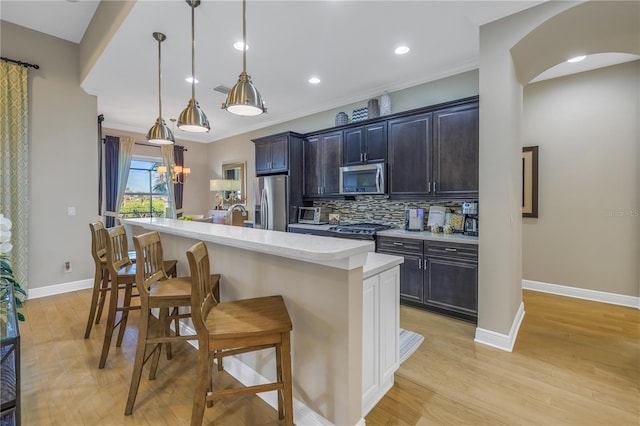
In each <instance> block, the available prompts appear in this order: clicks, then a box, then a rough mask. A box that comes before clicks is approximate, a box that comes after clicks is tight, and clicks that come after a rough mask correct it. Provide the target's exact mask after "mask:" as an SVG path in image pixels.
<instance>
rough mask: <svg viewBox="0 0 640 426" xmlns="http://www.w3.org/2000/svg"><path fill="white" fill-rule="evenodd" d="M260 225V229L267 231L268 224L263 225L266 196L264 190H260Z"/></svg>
mask: <svg viewBox="0 0 640 426" xmlns="http://www.w3.org/2000/svg"><path fill="white" fill-rule="evenodd" d="M260 204H261V206H260V224H261V225H262V229H269V228H268V224H266V223H265V220H266V218H267V214H266V213H267V212H266V210H267V194H266V193H265V190H264V188H262V193H261V194H260Z"/></svg>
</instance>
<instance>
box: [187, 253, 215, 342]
mask: <svg viewBox="0 0 640 426" xmlns="http://www.w3.org/2000/svg"><path fill="white" fill-rule="evenodd" d="M187 259H188V260H189V270H190V271H191V319H192V322H193V325H194V327H195V328H196V333H197V334H198V337H199V338H200V339H201V338H202V336H208V335H209V331H208V330H207V327H206V325H205V321H206V319H207V316H208V315H209V311H211V309H212V308H213V307H214V306H216V305H217V304H218V301H217V300H216V298H215V296H214V295H213V291H212V288H211V273H210V265H209V250H208V249H207V245H206V244H205V243H203V242H202V241H199V242H197V243H196V244H194V245H193V246H192V247H191V248H190V249H189V250H187Z"/></svg>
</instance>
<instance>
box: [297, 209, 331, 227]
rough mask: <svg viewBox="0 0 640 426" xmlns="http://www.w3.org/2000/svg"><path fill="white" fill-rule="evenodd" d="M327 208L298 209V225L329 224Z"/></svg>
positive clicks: (329, 211) (328, 210)
mask: <svg viewBox="0 0 640 426" xmlns="http://www.w3.org/2000/svg"><path fill="white" fill-rule="evenodd" d="M329 213H331V209H330V208H329V207H300V208H299V209H298V223H308V224H312V225H323V224H325V223H329Z"/></svg>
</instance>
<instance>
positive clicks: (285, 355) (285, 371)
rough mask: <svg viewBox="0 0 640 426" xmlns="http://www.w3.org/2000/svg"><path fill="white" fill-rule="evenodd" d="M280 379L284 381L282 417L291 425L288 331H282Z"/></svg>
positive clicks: (289, 343)
mask: <svg viewBox="0 0 640 426" xmlns="http://www.w3.org/2000/svg"><path fill="white" fill-rule="evenodd" d="M282 376H283V377H282V379H283V383H284V389H283V392H284V417H285V424H286V425H287V426H293V394H292V391H293V385H292V379H291V340H290V335H289V332H286V333H282Z"/></svg>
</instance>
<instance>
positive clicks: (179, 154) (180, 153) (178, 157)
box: [173, 145, 184, 217]
mask: <svg viewBox="0 0 640 426" xmlns="http://www.w3.org/2000/svg"><path fill="white" fill-rule="evenodd" d="M173 161H175V163H176V166H182V167H184V146H180V145H174V146H173ZM180 178H181V179H180V180H182V179H184V175H182V176H180ZM173 191H174V193H175V196H176V206H175V207H176V212H178V210H182V197H183V194H184V185H183V184H181V183H177V184H175V185H174V186H173ZM176 214H177V217H181V216H182V213H176Z"/></svg>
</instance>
